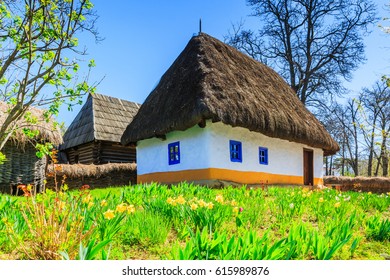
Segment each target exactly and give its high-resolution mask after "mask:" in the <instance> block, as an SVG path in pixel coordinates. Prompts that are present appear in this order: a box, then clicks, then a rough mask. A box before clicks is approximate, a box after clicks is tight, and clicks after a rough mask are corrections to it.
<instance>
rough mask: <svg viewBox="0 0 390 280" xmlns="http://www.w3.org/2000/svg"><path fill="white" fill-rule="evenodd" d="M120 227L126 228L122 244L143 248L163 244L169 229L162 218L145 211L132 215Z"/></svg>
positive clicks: (168, 225)
mask: <svg viewBox="0 0 390 280" xmlns="http://www.w3.org/2000/svg"><path fill="white" fill-rule="evenodd" d="M122 226H123V227H124V228H126V231H125V232H124V233H123V237H122V238H121V240H122V242H123V243H124V244H126V245H134V244H137V245H141V246H143V247H147V246H152V245H156V244H163V243H164V242H165V240H166V239H167V237H168V234H169V231H170V229H171V224H170V223H169V222H167V221H166V220H165V218H164V217H163V216H161V215H159V214H154V213H151V212H146V211H143V212H136V213H134V214H133V215H132V216H130V217H129V218H128V219H127V220H126V221H125V222H124V224H123V225H122Z"/></svg>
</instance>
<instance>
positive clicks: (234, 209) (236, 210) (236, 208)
mask: <svg viewBox="0 0 390 280" xmlns="http://www.w3.org/2000/svg"><path fill="white" fill-rule="evenodd" d="M238 211H240V209H239V208H238V207H234V208H233V214H235V215H237V214H238Z"/></svg>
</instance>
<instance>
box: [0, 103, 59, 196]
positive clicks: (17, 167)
mask: <svg viewBox="0 0 390 280" xmlns="http://www.w3.org/2000/svg"><path fill="white" fill-rule="evenodd" d="M8 110H9V105H7V104H6V103H4V102H1V101H0V125H2V124H3V122H4V120H5V118H6V116H7V112H8ZM28 112H30V113H31V118H36V120H37V124H34V125H31V124H30V123H28V122H27V121H26V120H25V119H24V118H22V119H21V120H19V121H18V122H17V124H16V125H17V129H16V131H15V132H14V133H13V134H12V135H11V137H10V139H9V140H8V141H7V143H6V144H5V146H4V148H3V150H2V151H1V152H2V153H3V154H5V156H6V157H7V161H6V162H5V163H4V164H0V192H4V193H9V192H11V193H13V192H14V193H15V192H16V189H15V187H16V186H17V185H19V184H26V185H27V184H32V185H34V187H35V190H36V191H37V192H41V191H43V189H44V180H45V176H46V175H45V171H46V166H47V158H46V157H43V158H38V157H37V156H36V152H37V151H36V149H35V144H36V143H44V142H50V143H52V144H54V145H59V144H60V143H61V142H62V137H61V133H60V131H59V129H57V128H54V127H53V122H46V121H45V120H44V117H43V111H42V110H40V109H37V108H30V109H29V110H28ZM24 128H28V129H30V130H34V131H38V132H39V134H38V136H37V137H36V138H35V139H30V138H28V137H27V136H26V135H25V134H24V133H23V132H22V129H24Z"/></svg>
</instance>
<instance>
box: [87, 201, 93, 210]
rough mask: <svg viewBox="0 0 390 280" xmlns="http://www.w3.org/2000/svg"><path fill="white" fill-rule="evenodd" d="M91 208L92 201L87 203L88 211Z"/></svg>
mask: <svg viewBox="0 0 390 280" xmlns="http://www.w3.org/2000/svg"><path fill="white" fill-rule="evenodd" d="M92 206H93V201H90V202H88V209H89V208H91V207H92Z"/></svg>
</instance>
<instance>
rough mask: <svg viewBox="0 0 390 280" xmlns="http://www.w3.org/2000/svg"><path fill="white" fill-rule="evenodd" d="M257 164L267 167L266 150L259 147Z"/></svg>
mask: <svg viewBox="0 0 390 280" xmlns="http://www.w3.org/2000/svg"><path fill="white" fill-rule="evenodd" d="M259 163H260V164H265V165H268V149H267V148H264V147H259Z"/></svg>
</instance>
